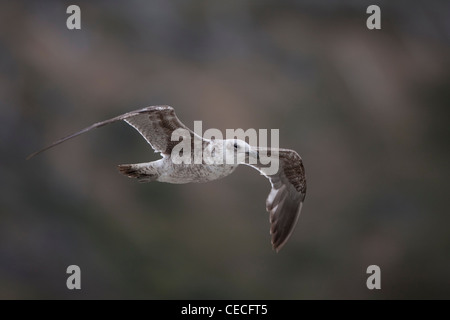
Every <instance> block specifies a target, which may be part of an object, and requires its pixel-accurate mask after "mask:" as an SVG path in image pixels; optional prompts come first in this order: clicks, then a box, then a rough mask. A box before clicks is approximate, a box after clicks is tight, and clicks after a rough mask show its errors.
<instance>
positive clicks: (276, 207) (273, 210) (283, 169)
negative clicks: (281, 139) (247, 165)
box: [251, 149, 306, 252]
mask: <svg viewBox="0 0 450 320" xmlns="http://www.w3.org/2000/svg"><path fill="white" fill-rule="evenodd" d="M266 150H267V149H266ZM269 150H270V149H269ZM269 152H270V153H271V156H276V155H278V159H279V167H278V171H277V173H275V174H266V172H267V171H265V170H264V169H265V167H264V166H263V165H261V164H259V163H258V164H256V165H251V166H252V167H254V168H256V169H258V170H259V171H260V172H261V173H262V174H263V175H265V176H266V177H267V178H268V179H269V180H270V184H271V185H272V189H271V191H270V193H269V196H268V197H267V200H266V209H267V211H268V212H269V214H270V234H271V235H272V246H273V248H274V249H275V250H276V251H277V252H278V251H279V250H280V249H281V248H282V247H283V246H284V244H285V243H286V242H287V240H288V239H289V237H290V236H291V234H292V232H293V230H294V227H295V225H296V224H297V220H298V217H299V216H300V211H301V209H302V205H303V201H304V200H305V196H306V178H305V168H304V167H303V161H302V159H301V157H300V156H299V155H298V153H297V152H295V151H294V150H288V149H278V150H276V151H275V150H271V151H269Z"/></svg>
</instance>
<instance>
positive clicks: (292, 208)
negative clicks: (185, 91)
mask: <svg viewBox="0 0 450 320" xmlns="http://www.w3.org/2000/svg"><path fill="white" fill-rule="evenodd" d="M120 120H124V121H125V122H126V123H128V124H129V125H130V126H132V127H133V128H135V129H136V130H137V131H138V132H139V133H140V134H141V135H142V136H143V137H144V139H145V140H146V141H147V142H148V143H149V144H150V146H151V147H152V148H153V149H154V150H155V152H160V154H161V156H162V158H161V159H159V160H157V161H153V162H146V163H138V164H123V165H119V166H118V169H119V171H120V172H121V173H122V174H124V175H126V176H128V177H131V178H137V179H138V180H139V181H140V182H151V181H159V182H167V183H177V184H182V183H191V182H208V181H213V180H217V179H220V178H223V177H225V176H227V175H229V174H231V173H232V172H233V171H234V170H235V169H236V167H237V166H238V165H239V164H247V163H246V162H245V161H239V162H234V163H227V162H225V163H205V161H202V162H201V163H191V164H186V163H177V162H176V161H174V159H173V158H174V156H173V155H172V151H173V149H174V148H175V147H176V145H177V144H178V143H179V142H178V141H173V139H172V134H173V133H174V131H175V130H178V131H180V130H181V131H180V132H186V133H187V135H189V137H184V138H190V139H191V141H195V140H196V141H201V148H202V150H210V151H211V150H215V148H217V147H221V148H223V149H222V150H223V151H224V153H225V154H227V155H229V154H232V155H233V156H236V155H238V156H239V155H240V156H242V157H241V158H240V159H241V160H242V159H244V160H249V159H253V163H254V164H248V165H250V166H252V167H253V168H255V169H256V170H258V171H260V173H261V174H262V175H264V176H266V177H267V178H268V179H269V181H270V184H271V186H272V189H271V191H270V193H269V196H268V197H267V200H266V209H267V211H268V212H269V216H270V225H271V227H270V234H271V236H272V246H273V248H274V249H275V250H276V251H277V252H278V251H279V250H280V249H281V248H282V247H283V246H284V244H285V243H286V241H287V240H288V239H289V237H290V236H291V234H292V231H293V230H294V227H295V225H296V224H297V220H298V217H299V215H300V211H301V208H302V204H303V201H304V199H305V195H306V179H305V169H304V167H303V163H302V159H301V158H300V156H299V155H298V153H297V152H295V151H294V150H289V149H270V148H269V149H267V148H266V149H264V150H265V151H268V152H269V153H272V154H274V155H277V157H278V161H279V166H278V170H277V172H276V173H273V172H270V173H269V172H268V171H267V167H266V166H264V165H263V164H262V163H261V162H260V161H259V160H260V159H259V158H260V157H259V153H260V151H262V150H263V149H262V148H258V147H254V146H250V145H249V144H247V143H246V142H245V141H243V140H239V139H228V140H219V139H212V140H209V139H204V138H202V137H200V136H199V135H197V134H196V133H194V132H193V131H191V130H189V129H188V128H187V127H186V126H185V125H184V124H183V123H182V122H181V121H180V120H179V119H178V118H177V116H176V115H175V111H174V109H173V108H172V107H170V106H151V107H146V108H143V109H139V110H136V111H131V112H128V113H125V114H122V115H120V116H117V117H114V118H112V119H109V120H105V121H101V122H98V123H95V124H93V125H91V126H89V127H87V128H85V129H83V130H80V131H78V132H76V133H74V134H71V135H69V136H67V137H64V138H62V139H60V140H58V141H56V142H54V143H53V144H51V145H49V146H47V147H45V148H43V149H41V150H39V151H37V152H34V153H32V154H31V155H29V156H28V158H27V159H31V158H32V157H34V156H36V155H37V154H39V153H41V152H43V151H45V150H48V149H50V148H52V147H54V146H56V145H58V144H60V143H63V142H65V141H67V140H69V139H72V138H74V137H76V136H79V135H80V134H82V133H85V132H88V131H90V130H92V129H96V128H100V127H103V126H105V125H107V124H110V123H113V122H116V121H120ZM197 149H198V148H197ZM194 150H196V149H195V148H192V151H191V152H192V156H193V153H194V152H195V151H194ZM250 163H252V162H250Z"/></svg>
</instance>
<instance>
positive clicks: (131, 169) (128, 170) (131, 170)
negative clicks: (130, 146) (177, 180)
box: [118, 163, 159, 182]
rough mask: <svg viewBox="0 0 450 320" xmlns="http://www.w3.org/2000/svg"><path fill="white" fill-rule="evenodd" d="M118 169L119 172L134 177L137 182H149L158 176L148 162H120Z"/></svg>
mask: <svg viewBox="0 0 450 320" xmlns="http://www.w3.org/2000/svg"><path fill="white" fill-rule="evenodd" d="M118 169H119V171H120V173H122V174H124V175H126V176H127V177H129V178H136V179H138V180H139V182H151V181H155V180H156V179H158V177H159V174H158V172H157V170H156V169H155V168H154V167H152V165H151V164H149V163H138V164H120V165H118Z"/></svg>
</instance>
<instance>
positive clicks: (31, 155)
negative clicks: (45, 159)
mask: <svg viewBox="0 0 450 320" xmlns="http://www.w3.org/2000/svg"><path fill="white" fill-rule="evenodd" d="M38 153H39V152H33V153H32V154H30V155H28V157H26V158H25V160H27V161H28V160H30V159H31V158H34V156H36V155H37V154H38Z"/></svg>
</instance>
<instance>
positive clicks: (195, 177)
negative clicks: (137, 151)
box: [119, 156, 237, 184]
mask: <svg viewBox="0 0 450 320" xmlns="http://www.w3.org/2000/svg"><path fill="white" fill-rule="evenodd" d="M236 168H237V166H236V165H229V164H210V165H205V164H184V163H181V164H174V163H173V162H172V161H171V158H170V156H168V157H164V158H163V159H159V160H157V161H153V162H147V163H138V164H123V165H119V171H120V172H121V173H123V174H124V175H126V176H129V177H132V178H137V179H138V180H139V181H140V182H151V181H158V182H166V183H174V184H185V183H202V182H209V181H214V180H217V179H221V178H224V177H226V176H228V175H230V174H231V173H233V171H234V170H235V169H236Z"/></svg>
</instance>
